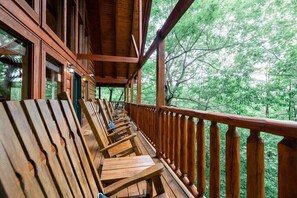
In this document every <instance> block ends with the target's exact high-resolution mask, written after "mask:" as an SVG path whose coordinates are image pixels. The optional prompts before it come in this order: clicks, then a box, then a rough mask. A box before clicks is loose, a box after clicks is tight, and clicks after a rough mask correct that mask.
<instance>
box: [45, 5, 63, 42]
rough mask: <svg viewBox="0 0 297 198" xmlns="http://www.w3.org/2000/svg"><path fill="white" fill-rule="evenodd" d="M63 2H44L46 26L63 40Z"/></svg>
mask: <svg viewBox="0 0 297 198" xmlns="http://www.w3.org/2000/svg"><path fill="white" fill-rule="evenodd" d="M63 2H64V1H63V0H47V1H46V24H47V25H48V26H49V27H50V28H51V29H52V30H53V31H54V32H55V33H56V34H57V36H58V37H60V39H61V40H63V4H64V3H63Z"/></svg>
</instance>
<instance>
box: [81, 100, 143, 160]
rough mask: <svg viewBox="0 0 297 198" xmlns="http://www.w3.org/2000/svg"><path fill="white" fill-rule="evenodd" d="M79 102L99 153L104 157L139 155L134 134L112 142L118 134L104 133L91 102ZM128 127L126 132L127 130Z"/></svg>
mask: <svg viewBox="0 0 297 198" xmlns="http://www.w3.org/2000/svg"><path fill="white" fill-rule="evenodd" d="M79 102H80V105H81V108H82V109H83V112H84V113H85V115H86V118H87V120H88V122H89V125H90V127H91V129H92V132H93V133H94V136H95V138H96V140H97V142H98V145H99V147H100V149H101V150H100V152H102V154H103V156H104V157H106V158H110V157H116V156H126V155H129V154H131V153H135V154H136V155H141V152H140V150H139V148H138V147H137V144H136V141H135V138H136V134H130V135H129V136H127V137H124V138H122V139H120V140H119V141H117V142H113V140H112V137H113V136H115V135H118V133H115V132H113V133H110V134H108V133H107V132H105V128H104V127H103V125H102V123H101V120H100V118H98V114H96V113H95V111H94V108H93V106H92V102H91V101H84V100H80V101H79ZM129 127H130V126H129ZM129 127H128V128H127V130H129Z"/></svg>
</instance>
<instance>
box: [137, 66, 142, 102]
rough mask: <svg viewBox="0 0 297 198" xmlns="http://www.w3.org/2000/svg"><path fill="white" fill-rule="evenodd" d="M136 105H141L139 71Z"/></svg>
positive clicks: (138, 73)
mask: <svg viewBox="0 0 297 198" xmlns="http://www.w3.org/2000/svg"><path fill="white" fill-rule="evenodd" d="M137 104H141V69H140V70H138V72H137Z"/></svg>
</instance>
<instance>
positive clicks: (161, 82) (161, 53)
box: [155, 33, 168, 156]
mask: <svg viewBox="0 0 297 198" xmlns="http://www.w3.org/2000/svg"><path fill="white" fill-rule="evenodd" d="M157 36H158V33H157ZM156 66H157V69H156V71H157V100H156V106H157V110H156V117H157V122H156V129H155V131H156V133H157V139H158V141H157V142H156V153H157V156H159V153H160V143H159V141H162V135H161V132H162V130H161V129H160V126H161V125H160V123H159V121H160V119H158V118H159V116H160V107H161V106H163V105H164V104H165V41H164V40H160V42H159V44H158V47H157V65H156ZM167 154H168V153H167Z"/></svg>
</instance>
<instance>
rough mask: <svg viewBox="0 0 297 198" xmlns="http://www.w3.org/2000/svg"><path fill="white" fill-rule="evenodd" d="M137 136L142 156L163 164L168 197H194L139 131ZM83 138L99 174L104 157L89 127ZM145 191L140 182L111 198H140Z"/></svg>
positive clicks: (144, 185) (163, 176)
mask: <svg viewBox="0 0 297 198" xmlns="http://www.w3.org/2000/svg"><path fill="white" fill-rule="evenodd" d="M136 134H137V138H136V140H137V145H138V147H139V148H140V150H141V152H142V154H143V155H150V156H151V157H152V158H153V160H154V162H155V163H156V164H157V163H163V164H164V165H165V169H164V172H163V175H162V183H163V186H164V188H165V191H166V194H167V195H168V197H170V198H171V197H177V198H178V197H194V196H193V195H192V194H191V193H190V192H189V191H188V189H187V188H186V186H185V185H184V184H183V183H182V182H181V181H180V180H179V179H178V178H177V177H176V175H175V173H173V172H172V170H171V169H170V168H169V167H168V166H167V165H166V163H165V162H164V160H161V159H158V158H156V150H155V149H154V147H153V146H152V145H151V144H150V143H149V142H148V141H147V139H146V138H145V137H144V136H143V134H142V133H141V132H140V131H136ZM84 137H85V140H86V143H87V145H88V146H89V150H90V153H91V156H92V159H93V161H94V165H95V166H96V168H97V170H99V172H100V171H101V170H102V164H103V161H104V157H103V155H102V153H100V151H99V147H98V143H97V141H96V139H95V136H94V134H93V133H92V131H91V130H90V129H89V126H88V125H87V126H85V128H84ZM145 191H146V184H145V182H140V183H138V184H137V185H133V186H131V187H128V188H126V189H124V190H122V191H120V192H119V193H117V194H116V195H114V196H112V197H141V196H143V195H144V194H145V193H144V192H145Z"/></svg>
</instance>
